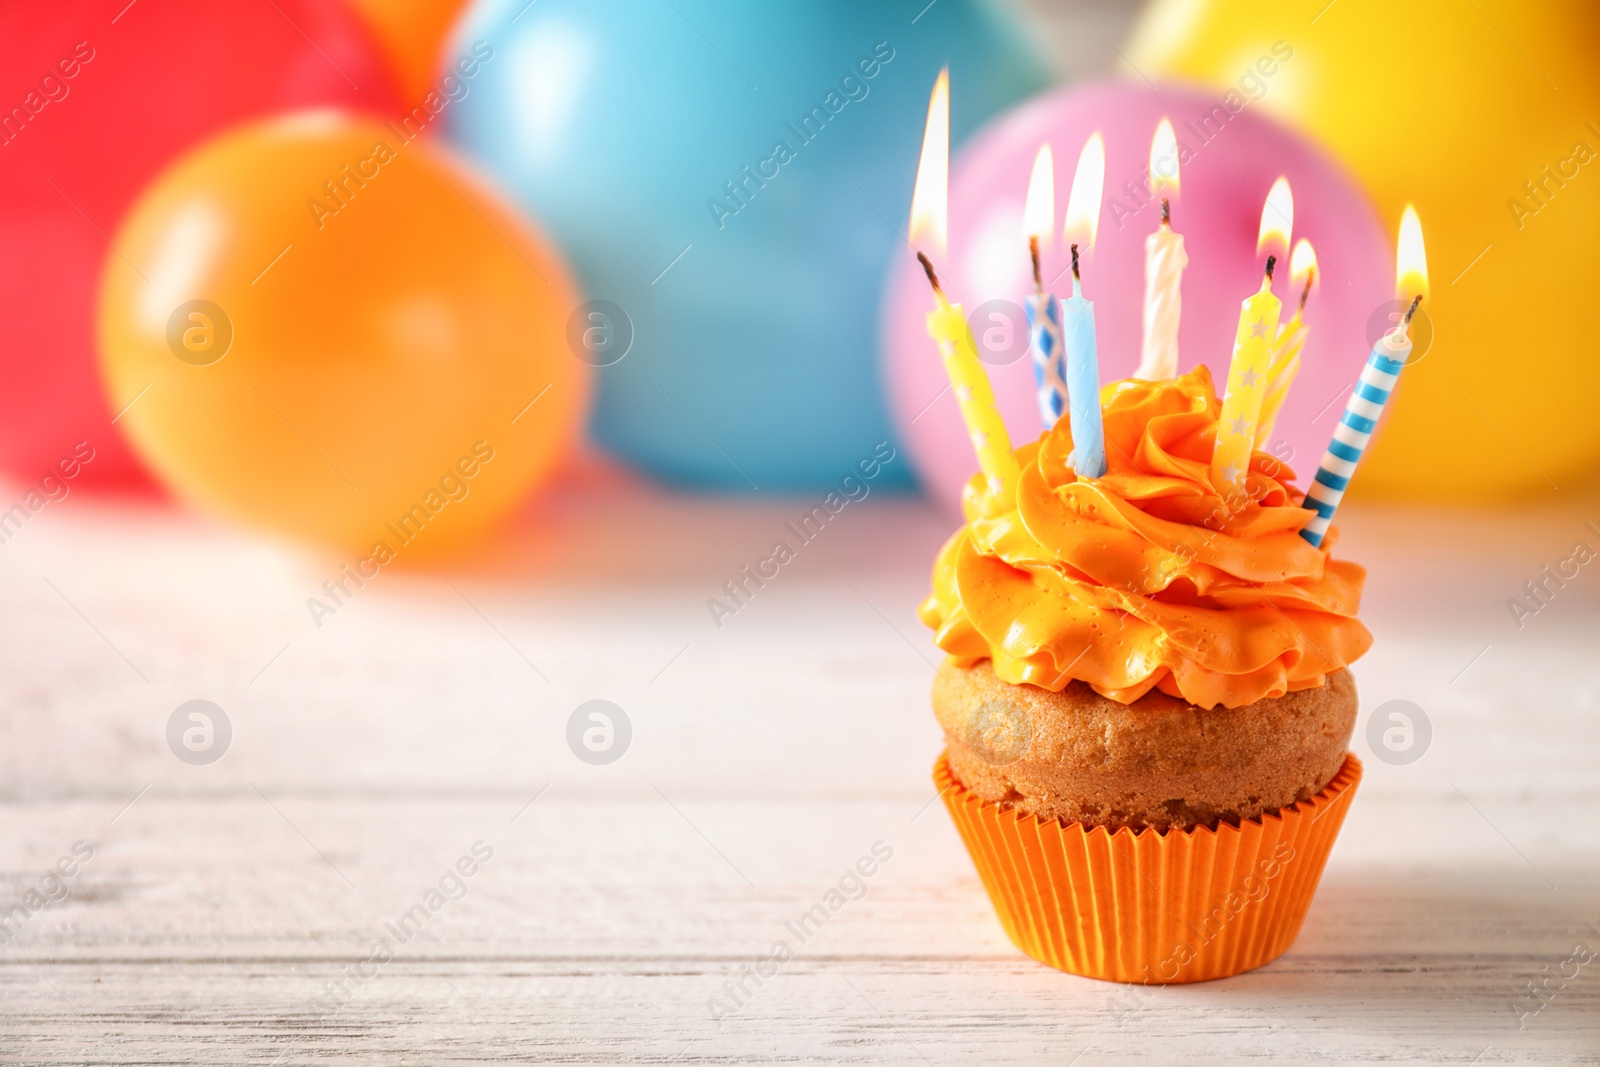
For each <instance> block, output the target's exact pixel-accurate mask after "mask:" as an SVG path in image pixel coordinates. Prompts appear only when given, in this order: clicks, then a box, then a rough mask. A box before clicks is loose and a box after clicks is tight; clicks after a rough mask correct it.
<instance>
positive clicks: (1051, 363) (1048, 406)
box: [1023, 290, 1067, 430]
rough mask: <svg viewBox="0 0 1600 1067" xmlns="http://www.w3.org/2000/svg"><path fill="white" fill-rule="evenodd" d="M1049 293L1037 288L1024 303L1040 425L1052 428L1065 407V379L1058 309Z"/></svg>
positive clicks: (1054, 299)
mask: <svg viewBox="0 0 1600 1067" xmlns="http://www.w3.org/2000/svg"><path fill="white" fill-rule="evenodd" d="M1058 306H1059V302H1058V301H1057V300H1056V298H1055V297H1054V296H1053V295H1051V294H1050V293H1047V292H1044V291H1042V290H1041V291H1039V292H1036V293H1034V294H1032V295H1031V296H1029V297H1028V299H1027V300H1026V301H1025V302H1024V304H1023V307H1024V308H1025V309H1026V310H1027V313H1028V338H1029V342H1030V347H1031V348H1032V350H1033V380H1034V381H1035V382H1036V383H1038V386H1039V417H1040V418H1042V419H1043V420H1044V428H1045V429H1047V430H1049V429H1052V428H1054V427H1055V424H1056V423H1057V422H1058V421H1059V420H1060V418H1061V413H1062V412H1064V411H1066V410H1067V380H1066V376H1065V375H1064V374H1063V373H1062V366H1063V355H1062V352H1063V345H1062V343H1061V312H1060V311H1058V310H1057V307H1058Z"/></svg>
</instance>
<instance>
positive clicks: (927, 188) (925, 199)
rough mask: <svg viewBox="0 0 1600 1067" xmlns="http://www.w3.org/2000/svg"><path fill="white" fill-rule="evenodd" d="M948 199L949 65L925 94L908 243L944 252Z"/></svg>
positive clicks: (946, 234)
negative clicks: (924, 123) (925, 118)
mask: <svg viewBox="0 0 1600 1067" xmlns="http://www.w3.org/2000/svg"><path fill="white" fill-rule="evenodd" d="M949 202H950V68H949V67H946V68H945V69H943V70H941V71H940V72H939V78H938V80H937V81H935V82H934V83H933V94H932V95H931V96H929V97H928V125H927V127H926V128H925V129H924V130H923V133H922V158H921V160H920V161H919V162H918V163H917V184H916V186H915V188H914V189H913V191H912V193H911V229H910V235H911V243H912V245H913V246H915V247H918V248H922V249H924V250H925V251H928V252H932V253H933V254H934V255H937V256H943V255H944V254H945V251H946V249H947V247H948V245H949V237H948V229H947V222H946V218H947V216H948V214H949Z"/></svg>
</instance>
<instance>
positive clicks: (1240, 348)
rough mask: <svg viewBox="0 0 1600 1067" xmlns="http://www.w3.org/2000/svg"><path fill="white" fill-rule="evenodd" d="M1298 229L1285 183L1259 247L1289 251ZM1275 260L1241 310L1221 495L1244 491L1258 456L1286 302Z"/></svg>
mask: <svg viewBox="0 0 1600 1067" xmlns="http://www.w3.org/2000/svg"><path fill="white" fill-rule="evenodd" d="M1293 225H1294V199H1293V197H1292V195H1291V194H1290V192H1289V183H1288V182H1287V181H1285V180H1284V179H1282V178H1279V179H1278V180H1277V181H1276V182H1275V183H1274V184H1273V186H1272V192H1270V193H1268V194H1267V202H1266V204H1265V206H1264V207H1263V208H1262V210H1261V234H1260V237H1259V238H1258V239H1257V241H1256V247H1257V249H1258V250H1260V249H1261V248H1263V247H1269V246H1276V245H1279V244H1281V245H1282V246H1283V247H1284V248H1285V249H1287V246H1288V243H1289V233H1290V231H1291V229H1292V227H1293ZM1275 260H1276V257H1275V256H1268V257H1267V270H1266V274H1265V276H1264V277H1263V278H1262V279H1261V288H1260V289H1259V290H1258V291H1257V292H1256V294H1255V295H1254V296H1252V297H1250V298H1249V299H1248V300H1246V301H1245V302H1244V303H1243V304H1241V305H1240V307H1239V328H1238V330H1237V331H1235V334H1234V340H1233V362H1232V363H1231V364H1230V365H1229V367H1228V391H1227V393H1226V395H1225V396H1224V398H1223V401H1222V418H1221V420H1220V421H1219V422H1218V423H1217V443H1216V447H1215V449H1214V450H1213V451H1212V453H1211V484H1212V486H1213V487H1215V488H1216V489H1217V491H1218V492H1220V493H1229V492H1232V491H1235V490H1237V489H1238V488H1239V487H1241V486H1243V485H1244V481H1245V475H1246V474H1248V473H1249V471H1250V453H1251V452H1253V451H1255V443H1256V428H1257V426H1259V425H1260V421H1261V402H1262V400H1263V399H1264V398H1265V396H1266V393H1267V386H1268V383H1269V381H1270V376H1271V372H1272V343H1273V341H1274V340H1276V339H1277V336H1278V316H1279V315H1280V314H1282V312H1283V302H1282V301H1281V300H1279V299H1278V298H1277V297H1276V296H1274V295H1272V270H1273V265H1274V262H1275Z"/></svg>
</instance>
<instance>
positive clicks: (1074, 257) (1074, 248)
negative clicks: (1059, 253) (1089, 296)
mask: <svg viewBox="0 0 1600 1067" xmlns="http://www.w3.org/2000/svg"><path fill="white" fill-rule="evenodd" d="M1072 280H1073V281H1075V282H1081V281H1083V279H1082V278H1081V277H1079V275H1078V246H1077V245H1073V246H1072Z"/></svg>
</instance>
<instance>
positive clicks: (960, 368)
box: [928, 291, 1020, 497]
mask: <svg viewBox="0 0 1600 1067" xmlns="http://www.w3.org/2000/svg"><path fill="white" fill-rule="evenodd" d="M935 297H936V299H937V300H938V302H939V307H938V310H936V311H930V312H929V313H928V334H929V336H931V337H932V338H933V340H934V343H935V344H937V345H938V346H939V354H940V355H941V356H943V357H944V369H945V373H946V374H948V375H949V376H950V386H951V388H952V389H953V390H954V391H955V394H956V403H957V404H959V405H960V406H961V417H962V418H963V419H965V420H966V423H967V434H968V436H969V437H971V438H972V450H973V451H974V452H976V453H977V454H978V466H979V467H981V468H983V473H984V477H985V478H986V479H987V480H988V482H989V492H991V493H993V494H995V495H997V496H1000V497H1008V496H1010V495H1011V494H1012V493H1013V492H1015V491H1016V487H1017V478H1018V476H1019V474H1020V469H1019V468H1018V466H1017V457H1016V455H1015V454H1013V453H1012V451H1011V438H1010V436H1009V435H1008V434H1007V433H1006V424H1005V421H1004V420H1003V419H1001V417H1000V409H999V408H998V407H996V406H995V402H994V392H993V390H991V389H990V388H989V375H988V374H986V373H985V372H984V369H983V364H982V363H981V362H980V361H979V360H978V345H977V342H976V341H974V340H973V337H972V330H971V329H970V328H969V327H968V326H967V316H966V314H965V313H963V312H962V310H961V305H960V304H952V303H950V301H949V300H947V299H946V298H945V295H944V294H943V293H942V292H937V291H936V292H935Z"/></svg>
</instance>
